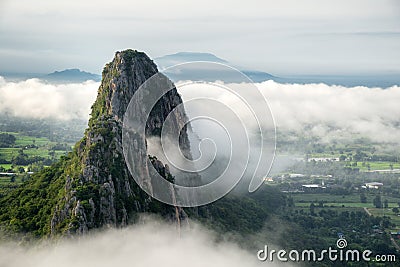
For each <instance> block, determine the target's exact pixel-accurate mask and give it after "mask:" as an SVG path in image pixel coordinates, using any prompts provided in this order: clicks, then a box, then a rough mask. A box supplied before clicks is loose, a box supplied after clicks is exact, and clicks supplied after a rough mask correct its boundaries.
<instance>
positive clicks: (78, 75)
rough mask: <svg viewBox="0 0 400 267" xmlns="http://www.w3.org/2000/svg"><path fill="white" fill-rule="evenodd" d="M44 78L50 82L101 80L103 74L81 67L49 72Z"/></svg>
mask: <svg viewBox="0 0 400 267" xmlns="http://www.w3.org/2000/svg"><path fill="white" fill-rule="evenodd" d="M43 79H44V80H47V81H50V82H84V81H87V80H93V81H100V80H101V76H100V75H97V74H93V73H90V72H86V71H81V70H79V69H66V70H62V71H55V72H52V73H49V74H47V75H45V76H44V77H43Z"/></svg>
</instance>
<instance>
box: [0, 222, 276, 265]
mask: <svg viewBox="0 0 400 267" xmlns="http://www.w3.org/2000/svg"><path fill="white" fill-rule="evenodd" d="M215 238H216V237H215V236H214V235H213V234H211V233H210V232H208V231H206V230H204V229H201V228H199V227H198V226H196V225H192V226H191V229H186V230H182V232H181V234H180V235H179V233H178V231H177V229H176V228H175V226H173V225H167V224H165V223H161V222H155V221H151V222H148V221H147V222H146V223H145V224H137V225H135V226H133V227H130V228H125V229H118V230H116V229H114V230H109V231H107V232H103V233H98V234H94V235H93V236H91V237H87V238H82V239H79V240H72V241H71V240H70V241H66V240H63V241H61V242H60V243H58V244H57V245H45V246H35V247H33V248H32V247H30V248H29V247H28V248H22V247H15V246H13V245H4V244H3V245H1V246H0V266H13V267H23V266H32V267H39V266H40V267H47V266H48V267H53V266H60V267H63V266H65V267H67V266H68V267H69V266H74V267H87V266H96V267H102V266H107V267H108V266H164V267H186V266H193V267H203V266H211V267H212V266H215V267H220V266H229V267H241V266H248V267H253V266H266V265H267V266H275V264H273V263H272V264H271V263H266V262H259V261H258V260H257V254H256V252H254V253H250V252H249V251H246V250H243V249H241V248H239V247H238V245H237V244H234V243H230V242H218V243H217V242H215Z"/></svg>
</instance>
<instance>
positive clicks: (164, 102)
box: [50, 50, 189, 234]
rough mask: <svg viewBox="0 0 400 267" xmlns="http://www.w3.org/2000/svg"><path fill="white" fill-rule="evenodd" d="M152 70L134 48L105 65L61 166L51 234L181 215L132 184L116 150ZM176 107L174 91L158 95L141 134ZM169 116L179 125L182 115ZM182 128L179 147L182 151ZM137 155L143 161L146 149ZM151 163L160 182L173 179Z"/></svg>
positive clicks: (152, 130) (154, 129)
mask: <svg viewBox="0 0 400 267" xmlns="http://www.w3.org/2000/svg"><path fill="white" fill-rule="evenodd" d="M157 72H158V70H157V67H156V65H155V64H154V63H153V61H152V60H150V58H149V57H147V55H146V54H144V53H142V52H138V51H134V50H126V51H122V52H117V53H116V54H115V57H114V59H113V60H112V61H111V62H110V63H108V64H107V65H106V66H105V68H104V70H103V74H102V82H101V85H100V88H99V90H98V95H97V99H96V101H95V103H94V104H93V106H92V113H91V118H90V120H89V127H88V129H87V130H86V132H85V136H84V137H83V139H82V140H81V141H80V142H78V143H77V145H76V148H75V150H74V152H73V153H74V154H73V155H72V156H71V157H70V158H69V159H68V162H67V163H66V164H65V167H64V172H63V174H62V175H63V176H65V185H64V188H63V189H61V190H60V194H61V195H62V197H61V198H60V199H59V201H58V203H57V205H56V207H55V208H54V212H53V215H52V218H51V224H50V228H51V234H57V233H60V232H63V233H69V234H74V233H77V234H84V233H86V232H87V231H89V230H90V229H91V228H97V227H103V226H110V227H118V226H124V225H126V224H128V223H129V222H130V221H132V220H134V218H135V215H136V214H137V213H138V212H155V213H159V214H161V215H162V216H164V217H167V218H169V219H170V220H174V221H177V222H180V221H181V219H182V218H184V217H185V214H184V212H183V210H182V209H180V208H179V207H172V206H168V205H165V204H162V203H160V202H158V201H155V200H154V199H152V198H150V197H149V196H148V195H147V194H145V193H144V192H143V191H142V190H141V189H140V188H139V187H138V186H137V184H136V183H135V181H134V180H133V178H132V177H131V175H130V173H129V171H128V169H127V167H126V164H125V160H124V156H123V151H122V150H123V149H122V136H121V135H122V121H123V116H124V114H125V111H126V109H127V106H128V104H129V101H130V99H131V98H132V96H133V94H134V93H135V91H136V90H137V89H138V88H139V86H140V85H141V84H143V82H144V81H146V80H147V79H148V78H150V77H151V76H153V75H154V74H156V73H157ZM180 103H182V100H181V98H180V96H179V94H178V93H177V91H176V89H174V90H171V91H170V92H169V93H167V94H166V95H164V96H163V97H162V98H161V99H160V100H159V101H158V103H157V104H156V106H155V108H154V110H155V111H156V112H151V113H150V117H149V119H148V122H147V124H146V125H147V126H146V133H147V134H148V135H158V134H159V133H160V132H161V126H162V124H163V122H164V120H165V119H166V117H167V115H168V114H169V113H170V112H171V111H172V110H173V109H174V108H175V107H176V106H177V105H179V104H180ZM138 116H140V114H138ZM174 116H175V120H176V123H177V125H179V124H180V123H181V121H183V120H182V118H184V117H185V116H186V115H185V114H183V113H179V112H178V113H176V114H175V115H174ZM180 126H183V125H180ZM183 129H184V130H183V131H182V132H181V136H180V145H181V146H182V147H183V148H185V149H187V150H188V149H189V141H188V137H187V133H186V128H185V127H183ZM137 153H138V155H143V161H147V153H146V151H137ZM151 163H152V164H153V166H155V168H156V169H157V171H158V172H159V173H160V174H162V175H163V176H164V177H165V178H166V179H169V180H173V177H172V175H171V174H170V173H169V171H168V168H166V166H164V164H163V163H162V162H160V161H158V160H157V159H156V158H151ZM143 171H144V172H145V171H146V170H145V169H144V170H143ZM171 194H174V192H171Z"/></svg>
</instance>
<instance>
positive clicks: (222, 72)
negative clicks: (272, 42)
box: [154, 52, 280, 82]
mask: <svg viewBox="0 0 400 267" xmlns="http://www.w3.org/2000/svg"><path fill="white" fill-rule="evenodd" d="M154 61H155V62H156V64H157V66H158V67H159V68H160V70H161V72H163V73H164V74H166V75H167V76H168V77H169V78H171V79H172V80H174V81H178V80H190V79H193V78H204V77H207V79H208V80H210V81H215V80H222V81H225V82H240V81H242V78H241V77H237V75H236V74H235V73H234V72H233V71H227V70H228V68H225V67H223V66H222V65H221V67H218V66H212V65H209V68H207V67H206V68H205V67H204V65H199V66H198V68H196V67H195V66H194V65H193V66H190V68H185V70H184V72H180V71H177V69H179V68H174V69H173V70H169V69H168V67H171V66H174V65H177V64H182V63H185V62H194V61H201V62H216V63H222V64H226V65H229V66H233V67H235V68H236V69H238V70H240V71H241V72H242V73H243V74H245V75H246V76H248V77H249V78H250V79H251V80H252V81H253V82H263V81H267V80H278V79H280V78H278V77H275V76H273V75H271V74H269V73H266V72H263V71H256V70H248V69H245V68H242V67H239V66H235V65H233V64H231V63H229V62H228V61H226V60H224V59H222V58H219V57H217V56H215V55H213V54H210V53H199V52H179V53H176V54H171V55H166V56H163V57H158V58H155V59H154Z"/></svg>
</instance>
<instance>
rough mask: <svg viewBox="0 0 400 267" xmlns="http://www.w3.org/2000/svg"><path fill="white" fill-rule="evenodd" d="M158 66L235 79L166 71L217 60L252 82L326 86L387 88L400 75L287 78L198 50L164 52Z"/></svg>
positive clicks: (175, 77)
mask: <svg viewBox="0 0 400 267" xmlns="http://www.w3.org/2000/svg"><path fill="white" fill-rule="evenodd" d="M154 61H155V62H156V64H157V66H158V67H159V68H160V70H161V71H162V72H163V73H165V74H166V75H167V76H168V77H170V78H171V79H172V80H174V81H177V80H188V79H190V78H197V77H204V76H207V77H209V80H223V81H225V82H236V81H237V80H236V78H237V77H232V76H229V75H227V74H226V73H223V72H222V71H221V70H219V71H218V70H215V69H208V70H205V69H193V70H191V71H188V70H187V69H185V73H183V72H182V73H181V72H179V71H176V69H175V70H173V71H171V70H168V69H166V68H168V67H171V66H174V65H177V64H181V63H185V62H193V61H206V62H217V63H222V64H226V65H229V66H233V67H235V68H236V69H238V70H240V71H241V72H242V73H244V74H245V75H246V76H248V77H249V78H250V79H251V80H252V81H253V82H264V81H268V80H273V81H275V82H279V83H298V84H308V83H324V84H327V85H341V86H347V87H353V86H366V87H382V88H386V87H390V86H393V85H400V75H398V74H387V75H382V74H370V75H291V76H286V77H277V76H275V75H272V74H270V73H267V72H263V71H259V70H252V69H249V68H244V67H240V66H237V65H235V64H232V63H230V62H228V61H227V60H224V59H222V58H219V57H217V56H215V55H213V54H210V53H198V52H179V53H176V54H171V55H166V56H162V57H158V58H155V59H154Z"/></svg>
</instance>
